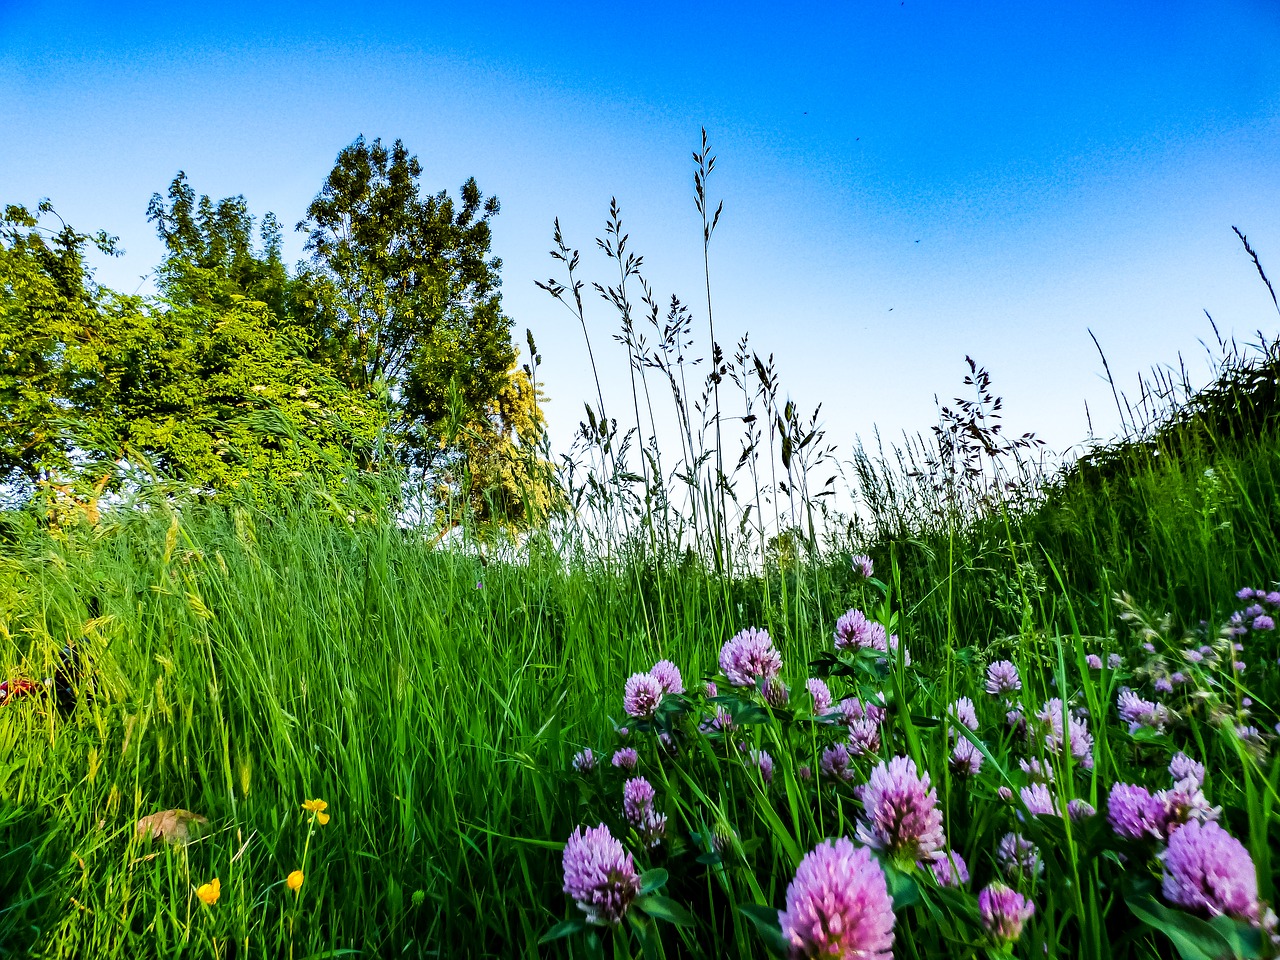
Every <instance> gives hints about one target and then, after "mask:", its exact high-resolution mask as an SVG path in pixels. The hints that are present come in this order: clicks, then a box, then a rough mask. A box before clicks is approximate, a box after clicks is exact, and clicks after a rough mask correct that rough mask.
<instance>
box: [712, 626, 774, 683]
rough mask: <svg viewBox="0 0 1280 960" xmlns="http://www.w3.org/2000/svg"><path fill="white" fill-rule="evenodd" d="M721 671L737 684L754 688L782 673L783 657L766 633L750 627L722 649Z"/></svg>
mask: <svg viewBox="0 0 1280 960" xmlns="http://www.w3.org/2000/svg"><path fill="white" fill-rule="evenodd" d="M720 670H721V671H722V672H723V673H724V675H725V677H726V678H728V680H729V682H730V683H731V684H733V685H734V686H735V687H753V686H755V684H756V681H757V680H768V679H770V678H771V677H776V676H777V675H778V674H779V673H781V672H782V656H781V655H780V654H779V653H778V651H777V648H776V647H774V645H773V641H772V640H771V639H770V638H769V634H768V633H767V632H765V631H764V630H757V629H756V628H755V627H747V629H745V630H743V631H741V632H740V633H738V634H735V635H734V636H733V637H732V638H730V639H729V640H728V641H726V642H725V645H724V646H723V647H721V648H720Z"/></svg>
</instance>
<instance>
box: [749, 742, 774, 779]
mask: <svg viewBox="0 0 1280 960" xmlns="http://www.w3.org/2000/svg"><path fill="white" fill-rule="evenodd" d="M751 762H752V763H754V764H755V765H756V766H757V767H759V768H760V776H761V778H762V779H763V780H764V782H765V783H773V757H771V756H769V754H768V753H766V752H765V751H764V750H752V751H751Z"/></svg>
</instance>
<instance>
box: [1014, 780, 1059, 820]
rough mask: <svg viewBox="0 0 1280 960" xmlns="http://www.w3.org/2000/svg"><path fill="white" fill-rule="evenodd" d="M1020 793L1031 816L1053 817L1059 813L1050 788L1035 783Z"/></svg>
mask: <svg viewBox="0 0 1280 960" xmlns="http://www.w3.org/2000/svg"><path fill="white" fill-rule="evenodd" d="M1018 793H1019V795H1020V796H1021V797H1022V802H1023V804H1025V805H1026V808H1027V812H1028V813H1029V814H1031V816H1033V817H1045V816H1048V817H1051V816H1055V815H1056V814H1057V813H1058V807H1057V803H1056V802H1055V801H1054V799H1053V794H1052V793H1050V792H1049V788H1048V787H1046V786H1045V785H1044V784H1043V783H1033V784H1031V785H1029V786H1026V787H1023V788H1022V789H1021V790H1020V791H1018Z"/></svg>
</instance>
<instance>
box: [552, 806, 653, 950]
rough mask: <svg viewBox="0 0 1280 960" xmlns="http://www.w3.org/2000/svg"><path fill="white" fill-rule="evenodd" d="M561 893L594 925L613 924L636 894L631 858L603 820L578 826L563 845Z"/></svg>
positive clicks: (637, 885)
mask: <svg viewBox="0 0 1280 960" xmlns="http://www.w3.org/2000/svg"><path fill="white" fill-rule="evenodd" d="M562 863H563V866H564V892H565V893H567V894H568V895H569V896H570V898H572V900H573V901H574V903H576V904H577V905H578V909H579V910H581V911H582V912H583V913H585V914H586V915H587V921H588V922H589V923H594V924H600V925H605V924H615V923H618V922H620V921H621V920H622V918H623V917H624V916H626V913H627V910H628V909H629V908H630V907H631V903H632V901H634V900H635V898H636V897H637V896H638V895H639V894H640V875H639V874H638V873H637V872H636V865H635V861H634V860H633V859H632V857H631V854H630V853H628V852H627V851H626V850H624V849H623V846H622V844H621V843H619V842H618V841H617V840H616V839H614V837H613V835H612V834H611V833H609V828H608V827H606V826H605V825H604V824H603V823H602V824H600V825H599V826H598V827H591V828H588V829H587V830H585V831H584V830H583V829H582V827H578V828H577V829H576V830H575V831H574V832H573V835H572V836H571V837H569V841H568V842H567V843H566V844H565V845H564V857H563V861H562Z"/></svg>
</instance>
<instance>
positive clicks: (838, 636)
mask: <svg viewBox="0 0 1280 960" xmlns="http://www.w3.org/2000/svg"><path fill="white" fill-rule="evenodd" d="M834 639H835V647H836V649H837V650H878V651H879V652H880V653H888V652H889V637H888V631H886V630H885V628H884V625H883V624H880V623H877V622H876V621H874V620H872V619H870V618H868V617H867V615H866V614H865V613H863V612H862V611H861V610H847V611H846V612H844V613H842V614H841V615H840V619H838V620H837V621H836V632H835V634H834Z"/></svg>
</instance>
